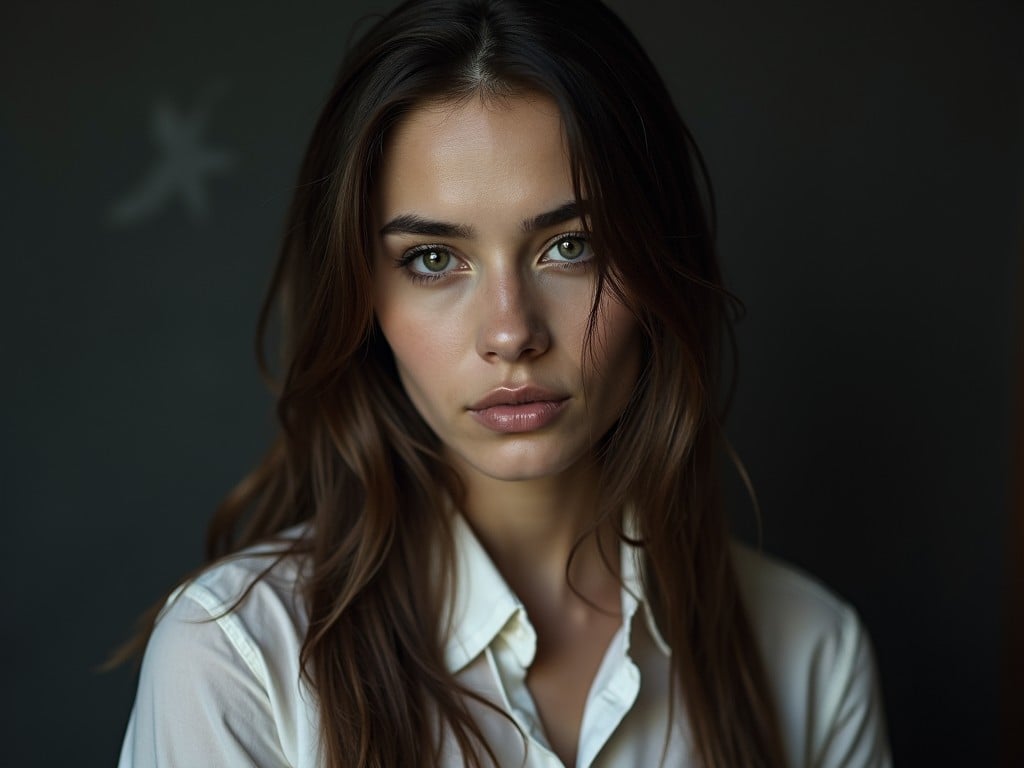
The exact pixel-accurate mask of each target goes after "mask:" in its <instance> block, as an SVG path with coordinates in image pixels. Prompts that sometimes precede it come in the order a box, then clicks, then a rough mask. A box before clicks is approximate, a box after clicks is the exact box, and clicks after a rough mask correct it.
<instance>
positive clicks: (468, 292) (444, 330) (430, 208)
mask: <svg viewBox="0 0 1024 768" xmlns="http://www.w3.org/2000/svg"><path fill="white" fill-rule="evenodd" d="M375 205H376V207H375V212H376V216H377V221H376V223H377V227H376V229H377V231H378V233H379V240H378V242H377V247H376V252H375V256H374V258H375V264H374V290H375V297H374V300H375V308H376V315H377V320H378V322H379V323H380V327H381V330H382V331H383V333H384V336H385V337H386V339H387V341H388V344H389V345H390V346H391V350H392V351H393V353H394V357H395V361H396V363H397V367H398V372H399V375H400V377H401V380H402V384H403V385H404V387H405V390H406V392H407V393H408V395H409V398H410V399H411V400H412V402H413V404H414V405H415V406H416V408H417V410H418V411H419V413H420V414H421V415H422V416H423V418H424V420H426V422H427V424H429V425H430V427H431V428H432V429H433V430H434V432H435V433H436V434H437V436H438V437H439V438H440V440H441V442H442V443H443V444H444V446H445V449H446V451H447V455H448V458H449V459H450V460H451V461H453V462H454V464H455V466H456V468H457V469H458V470H459V471H460V473H461V474H463V476H464V479H466V480H467V482H471V481H472V477H473V475H474V474H482V475H484V476H486V477H489V478H493V479H498V480H530V479H537V478H541V477H551V476H555V475H558V474H559V473H562V472H564V471H566V470H567V469H569V468H571V467H573V466H574V465H576V464H577V463H578V462H580V461H581V460H583V459H586V458H587V457H589V455H590V452H591V450H592V447H593V446H594V445H595V444H596V443H597V441H598V440H599V438H600V437H601V436H602V435H603V434H604V433H605V432H606V431H607V430H608V429H609V428H610V427H611V426H612V424H613V423H614V422H615V420H616V419H617V418H618V417H619V415H620V414H621V413H622V411H623V409H624V408H625V405H626V403H627V401H628V399H629V397H630V394H631V392H632V389H633V386H634V384H635V383H636V380H637V376H638V375H639V370H640V356H641V352H640V350H641V343H640V335H639V331H638V327H637V324H636V322H635V319H634V318H633V316H632V314H631V313H630V312H629V311H628V310H627V309H626V308H625V307H624V306H622V304H620V303H618V302H617V301H616V300H615V299H614V298H612V297H611V296H610V295H609V292H608V291H604V292H603V295H602V298H601V303H600V306H599V308H598V314H597V324H596V327H595V329H594V331H595V332H594V336H593V339H592V347H591V350H590V352H591V354H588V355H586V357H585V356H584V338H585V336H586V331H587V321H588V317H589V313H590V310H591V307H592V305H593V300H594V293H595V285H596V277H597V269H596V263H595V262H594V261H593V260H592V256H593V254H592V251H591V248H590V245H589V243H588V242H587V241H586V239H585V238H584V237H583V236H582V235H581V234H580V232H581V230H582V228H583V227H582V219H581V214H580V212H579V211H578V210H577V209H576V205H575V199H574V196H573V189H572V181H571V177H570V169H569V160H568V155H567V151H566V147H565V142H564V139H563V137H562V129H561V120H560V117H559V112H558V109H557V107H556V106H555V104H554V103H553V102H552V101H550V100H549V99H548V98H545V97H541V96H522V97H516V98H513V99H509V100H505V101H493V102H489V103H484V102H482V101H481V100H480V99H478V98H473V99H471V100H469V101H467V102H465V103H453V102H443V103H432V104H428V105H425V106H422V107H420V108H418V109H416V110H414V111H413V112H411V113H410V114H409V115H407V116H406V117H405V118H404V119H403V121H402V122H401V123H400V124H399V125H398V126H396V128H395V129H394V131H393V132H392V133H391V135H390V137H389V141H388V143H387V146H386V150H385V155H384V161H383V165H382V168H381V173H380V176H379V180H378V186H377V189H376V200H375ZM584 383H585V386H584Z"/></svg>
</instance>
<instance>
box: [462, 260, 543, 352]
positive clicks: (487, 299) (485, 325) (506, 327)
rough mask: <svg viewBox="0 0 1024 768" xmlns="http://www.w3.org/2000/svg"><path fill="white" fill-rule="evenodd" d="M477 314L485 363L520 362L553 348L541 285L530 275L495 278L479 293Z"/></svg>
mask: <svg viewBox="0 0 1024 768" xmlns="http://www.w3.org/2000/svg"><path fill="white" fill-rule="evenodd" d="M477 311H478V317H479V324H478V329H477V352H478V353H479V354H480V356H481V357H482V358H484V359H485V360H488V361H490V362H498V361H501V362H518V361H521V360H523V359H530V358H534V357H538V356H539V355H542V354H544V352H546V351H547V349H548V347H549V346H550V345H551V336H550V333H549V331H548V327H547V321H546V318H545V315H544V307H543V301H542V298H541V296H540V295H539V286H537V285H536V284H535V281H534V280H532V279H531V278H530V277H528V276H525V275H518V274H504V275H500V276H495V278H494V280H493V281H492V284H491V285H489V286H487V287H485V289H484V290H483V291H481V292H480V293H479V294H478V303H477Z"/></svg>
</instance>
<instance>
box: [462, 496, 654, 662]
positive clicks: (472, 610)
mask: <svg viewBox="0 0 1024 768" xmlns="http://www.w3.org/2000/svg"><path fill="white" fill-rule="evenodd" d="M452 534H453V536H454V538H455V557H456V560H457V562H456V571H455V588H454V594H453V596H452V598H451V601H450V603H449V605H448V610H447V612H446V614H445V615H446V616H449V617H450V631H449V633H448V639H447V641H446V643H445V663H446V665H447V667H448V670H449V671H450V672H451V673H452V674H457V673H458V672H460V671H461V670H462V669H464V668H465V667H466V666H467V665H468V664H469V663H470V662H471V661H472V660H473V659H475V658H476V657H477V656H479V655H480V654H481V653H482V652H483V651H484V649H485V648H487V647H488V646H489V645H490V644H491V643H492V642H493V641H494V639H495V638H496V637H497V636H498V635H499V634H501V633H502V631H503V630H505V629H506V627H507V626H509V625H510V624H511V625H512V626H513V627H518V628H521V629H522V631H523V632H525V634H526V635H527V636H528V637H527V638H526V646H525V650H524V651H523V654H524V656H525V657H524V658H523V659H522V661H523V662H524V663H526V664H527V665H528V663H529V661H532V651H531V650H529V648H530V647H531V646H535V637H533V638H532V639H533V642H531V641H530V639H531V636H533V628H532V627H531V626H530V623H529V620H528V618H527V616H526V610H525V608H524V607H523V604H522V602H521V601H520V600H519V598H518V597H516V595H515V593H514V592H512V590H511V588H509V586H508V584H507V583H506V582H505V579H504V578H503V577H502V575H501V574H500V573H499V572H498V569H497V567H496V566H495V565H494V562H493V561H492V560H491V558H490V556H489V555H488V554H487V551H486V550H485V549H484V547H483V545H482V544H481V543H480V541H479V539H477V537H476V535H475V534H474V533H473V530H472V529H471V528H470V527H469V523H467V522H466V519H465V518H464V517H463V516H462V515H460V514H458V513H456V514H455V515H453V521H452ZM620 553H621V554H620V556H621V560H620V562H621V566H620V568H621V571H622V586H623V589H622V612H623V622H624V623H626V624H627V626H629V625H631V623H632V618H633V615H634V614H635V612H636V609H637V608H638V607H640V606H642V609H643V615H644V622H645V624H646V627H647V630H648V632H649V634H650V636H651V639H652V640H653V641H654V644H655V646H656V647H657V648H658V650H659V651H661V653H663V654H664V655H665V656H669V655H670V654H671V651H670V649H669V646H668V644H667V643H666V642H665V640H664V639H663V638H662V636H661V632H660V631H659V630H658V626H657V623H656V622H655V620H654V615H653V613H652V612H651V608H650V605H649V603H648V601H647V600H646V599H644V590H643V580H642V578H641V565H640V557H641V550H640V548H639V547H634V546H631V545H629V544H627V543H626V542H623V543H622V544H621V549H620Z"/></svg>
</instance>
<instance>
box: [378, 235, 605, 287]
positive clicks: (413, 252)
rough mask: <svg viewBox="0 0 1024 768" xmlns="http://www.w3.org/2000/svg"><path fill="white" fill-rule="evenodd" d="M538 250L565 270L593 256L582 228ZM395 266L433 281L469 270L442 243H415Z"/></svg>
mask: <svg viewBox="0 0 1024 768" xmlns="http://www.w3.org/2000/svg"><path fill="white" fill-rule="evenodd" d="M540 253H541V257H540V259H539V260H538V263H539V264H544V265H552V266H554V267H555V268H557V269H563V270H566V271H574V270H578V269H585V268H587V267H588V266H589V263H590V262H591V261H592V260H593V258H594V253H593V249H592V248H591V245H590V240H589V238H588V237H587V236H586V235H585V234H584V233H582V232H565V233H563V234H560V235H558V236H557V237H554V238H552V239H551V240H549V241H548V242H547V243H546V244H545V245H544V247H543V248H542V249H541V252H540ZM395 267H396V268H398V269H402V270H404V271H405V274H406V275H407V276H408V278H409V279H410V280H412V281H413V282H415V283H434V282H437V281H438V280H444V279H446V278H448V277H449V276H450V275H453V274H456V273H458V272H464V271H468V266H467V264H466V262H465V261H464V260H463V259H461V258H460V257H459V256H458V255H456V253H455V251H454V250H452V249H451V248H449V247H448V246H446V245H441V244H423V245H417V246H414V247H413V248H410V249H408V250H407V251H405V252H404V253H403V254H402V255H401V256H399V257H398V258H397V259H395Z"/></svg>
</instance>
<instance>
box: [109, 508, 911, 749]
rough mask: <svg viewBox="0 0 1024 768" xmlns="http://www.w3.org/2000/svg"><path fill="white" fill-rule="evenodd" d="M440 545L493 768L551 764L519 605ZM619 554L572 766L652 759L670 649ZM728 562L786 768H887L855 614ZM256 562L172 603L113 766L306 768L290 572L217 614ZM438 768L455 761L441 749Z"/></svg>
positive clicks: (752, 563)
mask: <svg viewBox="0 0 1024 768" xmlns="http://www.w3.org/2000/svg"><path fill="white" fill-rule="evenodd" d="M455 533H456V551H457V553H458V557H459V559H460V562H459V564H458V570H457V573H458V574H459V579H458V582H457V585H456V595H455V602H454V604H453V606H451V610H453V611H454V614H453V615H454V617H455V621H454V622H453V623H452V626H453V628H454V629H453V632H452V636H451V637H450V638H449V639H448V642H447V645H446V648H445V660H446V662H447V665H448V668H449V669H450V670H451V672H452V673H453V674H454V675H455V677H456V678H457V679H458V680H459V682H461V683H463V684H464V685H467V686H469V687H470V688H472V689H474V690H476V691H478V692H480V693H481V694H483V695H484V696H486V697H487V698H488V699H489V700H490V701H492V702H494V703H495V704H497V705H498V706H500V707H501V708H502V709H503V710H504V711H506V712H508V713H509V714H510V715H511V716H512V717H513V718H514V719H515V721H516V723H518V724H519V726H520V728H521V729H522V731H523V733H524V734H525V735H526V741H525V742H524V740H523V737H522V736H521V734H520V733H519V731H517V730H516V728H515V727H514V726H513V725H512V724H511V723H509V722H508V721H507V720H506V719H505V718H504V717H502V716H500V715H499V714H497V713H495V712H493V711H491V710H489V709H488V708H487V707H485V706H483V705H480V704H477V703H470V705H469V707H470V711H471V712H472V713H473V715H474V717H475V719H476V721H477V723H478V724H479V726H480V727H481V730H482V731H483V734H484V736H485V738H486V739H487V742H488V744H489V745H490V746H491V748H492V749H493V750H494V752H495V754H496V755H497V756H498V758H499V760H500V764H501V766H523V767H524V768H541V767H542V766H543V767H544V768H555V767H556V766H562V763H561V761H560V760H559V759H558V757H557V756H556V755H555V754H554V753H553V752H552V751H551V750H550V749H549V747H548V745H547V742H546V739H545V736H544V732H543V727H542V725H541V722H540V718H539V717H538V714H537V709H536V706H535V705H534V702H533V700H532V698H531V696H530V692H529V689H528V688H527V686H526V674H527V670H528V669H529V667H530V664H531V662H532V661H533V658H534V655H535V653H536V648H537V636H536V633H535V632H534V629H533V627H532V625H531V624H530V620H529V618H528V617H527V615H526V611H525V609H524V608H523V604H522V603H521V602H520V601H519V599H518V598H517V597H516V596H515V595H514V594H513V593H512V591H511V590H510V589H509V587H508V586H507V584H506V583H505V581H504V579H503V578H502V577H501V575H500V574H499V573H498V570H497V569H496V568H495V566H494V564H493V563H492V561H491V559H490V558H489V556H488V555H487V553H486V551H485V550H484V549H483V547H482V546H481V545H480V543H479V541H478V540H477V539H476V537H475V536H474V535H473V533H472V531H471V530H470V528H469V526H468V525H467V524H466V523H465V522H464V521H463V520H462V519H461V518H457V523H456V526H455ZM261 552H262V554H261ZM634 557H635V555H634V550H632V549H631V548H629V547H628V546H626V545H623V548H622V566H621V567H622V578H623V589H622V617H623V620H622V626H621V627H620V628H619V630H618V632H617V633H616V634H615V636H614V637H613V639H612V641H611V643H610V645H609V646H608V650H607V651H606V653H605V656H604V659H603V661H602V663H601V666H600V668H599V670H598V672H597V675H596V677H595V679H594V682H593V684H592V686H591V690H590V692H589V694H588V697H587V702H586V707H585V709H584V714H583V722H582V726H581V730H580V737H579V744H578V750H577V759H576V765H577V766H578V767H579V768H585V767H589V766H594V768H598V767H602V768H603V767H607V766H622V767H623V768H636V767H646V766H657V765H659V761H660V760H661V757H662V752H663V750H664V749H665V733H666V727H667V717H668V701H669V653H670V652H669V648H668V647H667V646H666V644H665V642H664V640H663V639H662V637H661V635H660V634H659V632H658V628H657V626H656V625H655V623H654V620H653V617H652V615H651V614H650V612H649V611H648V609H647V604H646V603H645V602H642V595H643V592H642V589H641V585H640V579H639V573H638V567H637V563H636V561H635V559H634ZM734 557H735V562H736V568H737V573H738V577H739V582H740V588H741V591H742V594H743V596H744V599H745V601H746V605H747V609H748V613H749V615H750V620H751V622H752V625H753V627H754V631H755V634H756V636H757V638H758V640H759V643H760V647H761V650H762V653H763V655H764V660H765V666H766V669H767V673H768V679H769V685H770V687H771V692H772V694H773V695H774V700H775V704H776V707H777V711H778V715H779V721H780V725H781V728H782V738H783V743H784V746H785V749H786V753H787V758H788V761H789V763H790V765H792V766H793V767H794V768H802V767H804V766H807V768H812V767H813V768H839V767H840V766H849V767H850V768H860V767H861V766H872V767H874V766H880V767H885V766H889V765H891V759H890V757H889V748H888V743H887V739H886V733H885V719H884V715H883V712H882V704H881V698H880V695H879V690H878V685H877V681H876V675H875V669H874V662H873V659H872V654H871V649H870V644H869V642H868V638H867V636H866V634H865V633H864V630H863V628H862V627H861V624H860V622H859V620H858V619H857V616H856V614H855V613H854V612H853V611H852V610H851V609H850V608H849V607H848V606H847V605H845V604H843V603H842V602H840V601H839V600H838V599H837V598H836V597H834V596H833V595H832V594H831V593H829V592H828V591H827V590H825V589H824V588H823V587H821V586H819V585H818V584H817V583H815V582H814V581H812V580H811V579H809V578H808V577H806V576H803V575H801V574H799V573H797V572H796V571H795V570H793V569H791V568H789V567H787V566H784V565H782V564H780V563H778V562H776V561H773V560H771V559H769V558H767V557H765V556H763V555H759V554H756V553H754V552H752V551H751V550H749V549H747V548H745V547H742V546H739V545H737V546H736V547H735V549H734ZM269 564H270V560H269V559H268V555H267V554H266V549H265V548H254V549H253V550H250V551H249V552H248V553H247V555H246V556H244V557H242V558H238V559H232V560H229V561H227V562H224V563H221V564H218V565H216V566H215V567H213V568H211V569H209V570H207V571H206V572H205V573H203V575H202V576H200V577H199V578H198V579H196V580H195V581H193V582H192V583H190V584H188V585H187V586H185V587H184V588H182V589H180V590H179V592H178V593H176V596H177V599H175V598H174V597H172V598H171V600H170V601H169V603H168V606H167V607H166V608H165V610H164V613H163V614H162V616H161V618H160V619H159V620H158V622H157V625H156V628H155V629H154V631H153V635H152V637H151V639H150V641H149V645H148V647H147V649H146V654H145V657H144V660H143V664H142V671H141V675H140V680H139V689H138V694H137V697H136V700H135V705H134V707H133V709H132V713H131V718H130V720H129V723H128V731H127V734H126V735H125V740H124V745H123V747H122V750H121V759H120V763H119V766H120V768H130V767H131V766H136V767H138V768H143V767H145V766H182V767H183V768H201V767H202V766H236V765H237V766H251V765H257V766H294V767H295V768H306V767H310V768H311V767H312V766H318V765H320V763H319V761H318V755H317V745H318V738H319V737H318V730H317V729H318V724H317V720H318V714H317V706H316V699H315V697H314V695H313V694H312V692H311V691H310V690H309V689H308V687H307V686H306V685H305V683H303V681H302V679H301V676H300V669H299V651H300V648H301V646H302V641H303V638H304V637H305V633H306V626H307V616H306V611H305V607H304V606H303V604H302V600H301V599H300V597H299V596H298V592H297V590H296V585H297V583H298V580H299V578H300V575H301V574H300V564H299V563H298V562H296V560H295V559H294V558H292V559H286V560H284V561H283V562H282V563H280V564H279V565H278V566H276V567H275V568H274V569H273V570H272V571H271V572H270V573H269V574H268V575H267V576H266V577H264V578H263V579H262V580H261V581H259V582H258V583H256V585H255V586H254V587H253V589H252V591H251V593H250V594H249V596H248V597H247V598H246V600H245V601H244V602H243V603H242V604H241V605H240V606H239V607H238V608H237V609H236V610H234V611H232V612H230V613H228V614H226V615H223V616H221V614H222V613H223V612H224V609H225V608H227V607H229V606H230V605H232V604H233V603H234V602H235V600H236V598H237V597H238V596H239V595H240V594H241V593H242V591H244V589H245V588H246V587H247V586H248V585H249V584H250V583H251V582H252V580H253V578H254V577H255V576H256V575H257V574H258V573H260V572H261V571H262V570H263V569H264V568H266V566H267V565H269ZM211 616H220V618H218V619H216V620H215V621H209V619H210V617H211ZM684 712H685V710H684V709H683V706H682V703H681V698H680V697H679V696H678V695H677V699H676V709H675V720H676V723H674V724H673V727H672V731H671V736H670V739H669V743H668V751H667V753H666V756H665V761H664V765H666V766H690V765H696V762H695V760H694V759H693V758H692V757H691V755H690V751H689V746H688V744H689V742H688V736H687V727H686V721H685V716H684ZM444 764H445V765H462V760H461V758H460V756H459V753H458V749H457V746H456V745H455V743H454V740H449V741H448V742H447V744H446V752H445V760H444Z"/></svg>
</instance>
